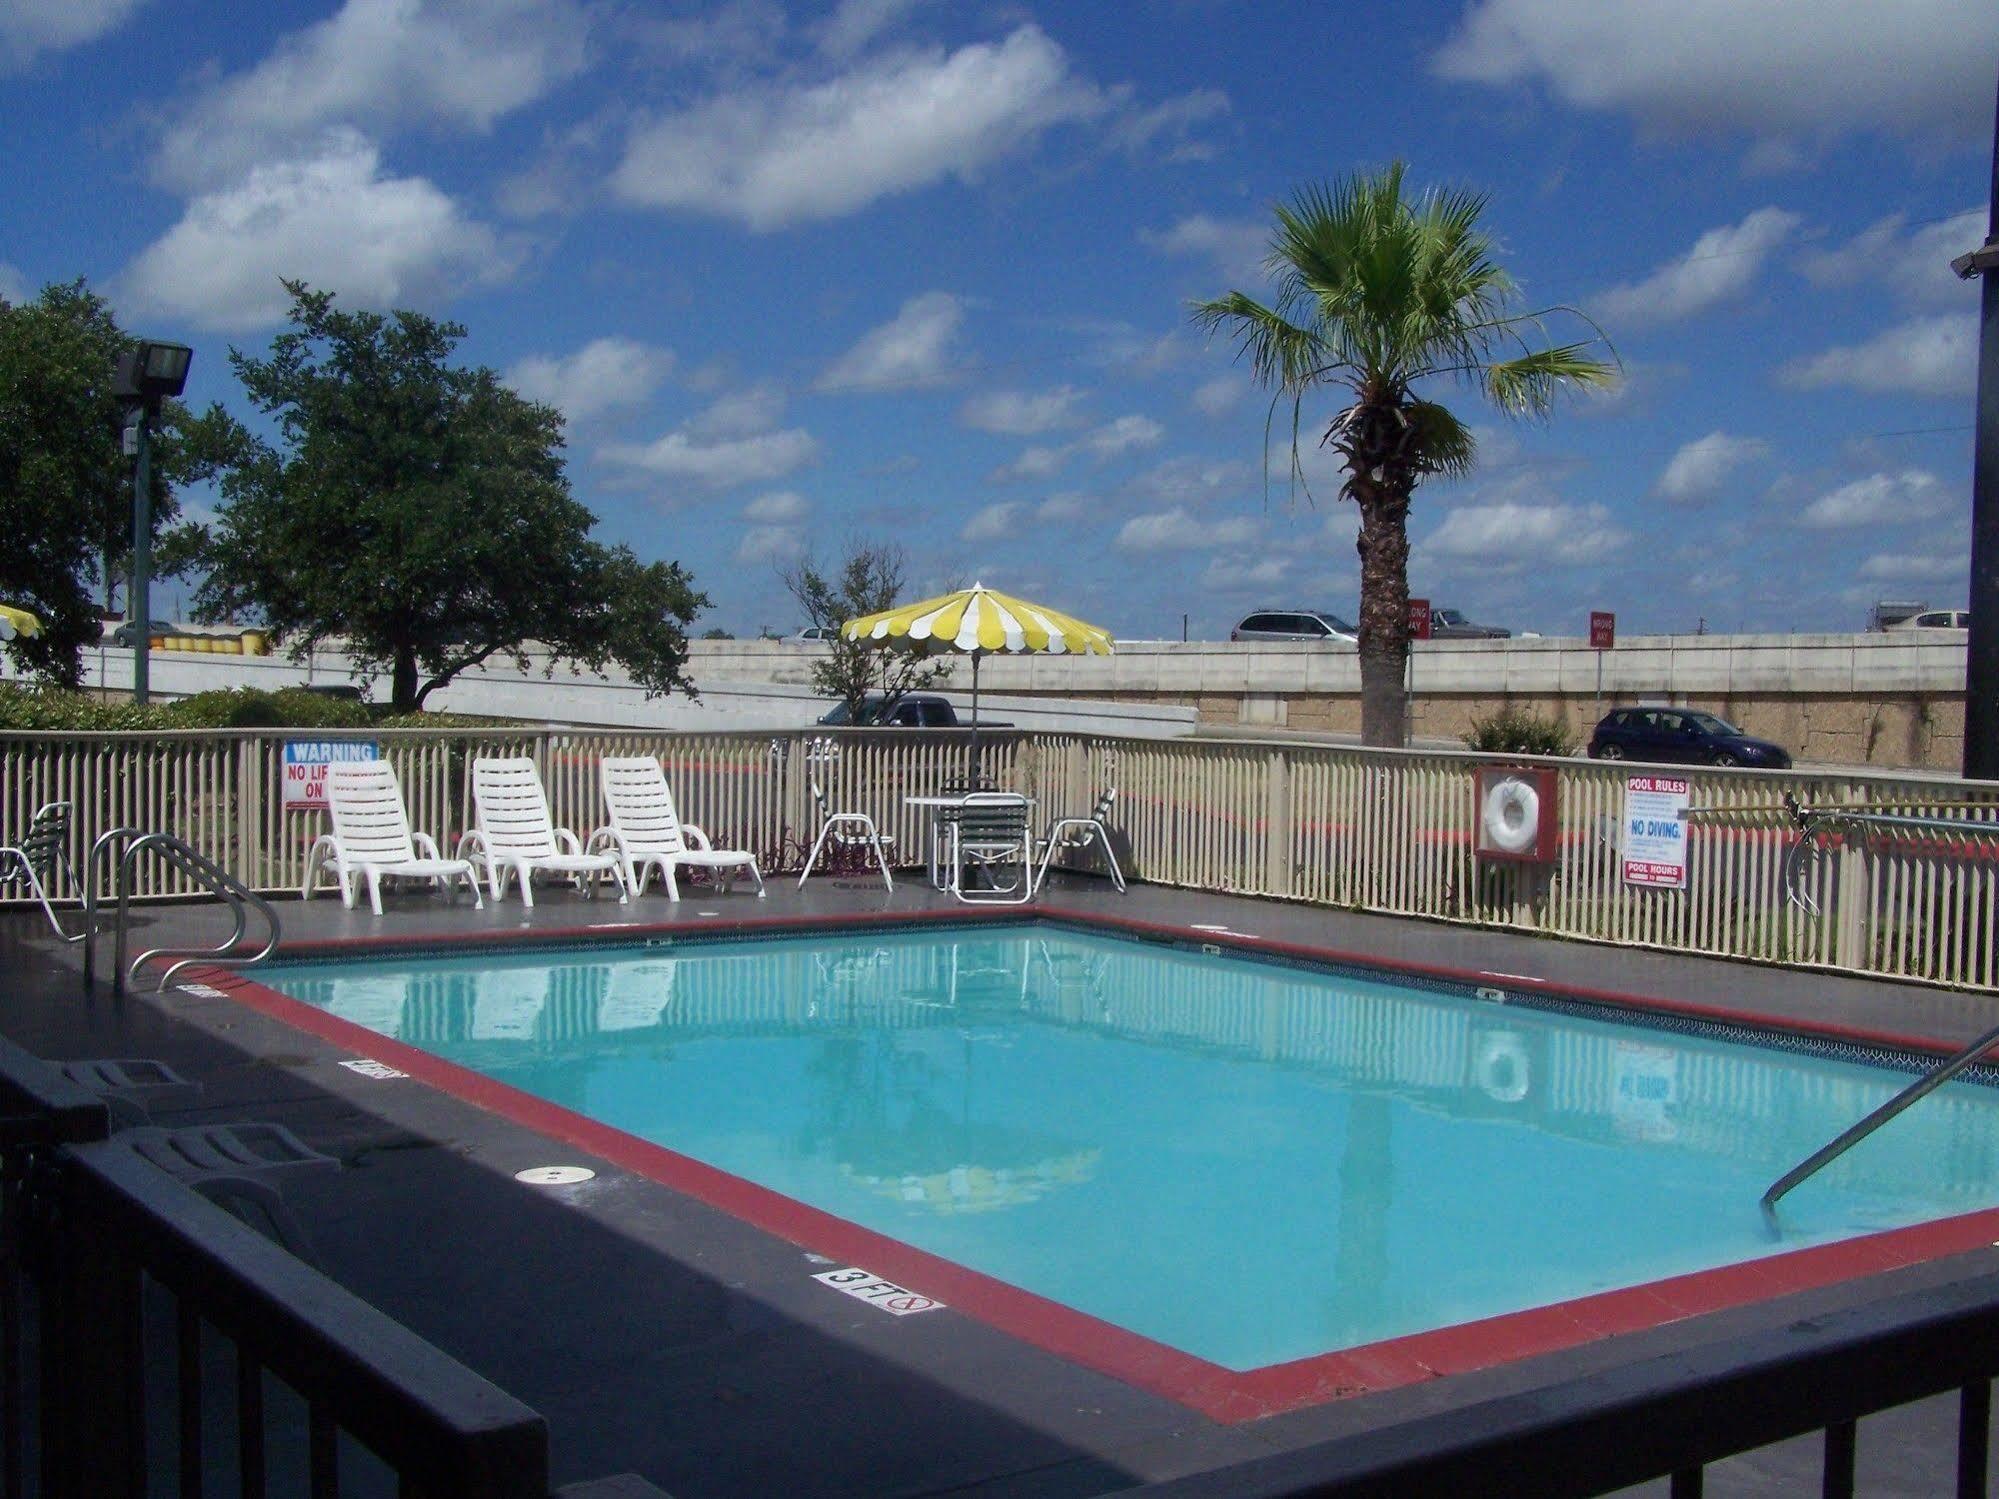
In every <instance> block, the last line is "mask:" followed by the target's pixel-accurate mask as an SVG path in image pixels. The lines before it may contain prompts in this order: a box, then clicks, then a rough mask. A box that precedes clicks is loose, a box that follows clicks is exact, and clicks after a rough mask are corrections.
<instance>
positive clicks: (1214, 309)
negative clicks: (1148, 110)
mask: <svg viewBox="0 0 1999 1499" xmlns="http://www.w3.org/2000/svg"><path fill="white" fill-rule="evenodd" d="M1402 176H1403V168H1402V164H1401V163H1400V162H1397V163H1395V164H1394V165H1392V166H1390V167H1388V168H1387V169H1386V170H1385V171H1382V172H1378V173H1363V174H1360V175H1358V176H1354V177H1351V178H1347V179H1345V180H1342V181H1339V182H1335V183H1332V184H1329V185H1324V186H1314V187H1307V188H1304V189H1302V190H1300V191H1299V192H1298V193H1297V194H1296V195H1295V196H1294V197H1293V199H1292V200H1291V202H1290V203H1288V204H1280V205H1279V206H1278V207H1277V210H1276V213H1277V229H1276V232H1275V234H1274V235H1273V236H1272V239H1271V245H1270V254H1269V256H1268V258H1267V259H1266V260H1265V262H1264V263H1265V265H1266V267H1267V268H1268V269H1269V270H1270V272H1271V273H1272V275H1274V276H1275V278H1276V283H1277V295H1276V299H1275V305H1274V306H1269V307H1266V306H1264V305H1263V304H1262V303H1261V302H1259V301H1257V300H1256V299H1255V298H1254V297H1251V296H1249V295H1247V294H1246V293H1244V292H1240V291H1232V292H1230V293H1229V294H1228V295H1226V296H1224V297H1221V298H1219V299H1217V300H1215V301H1211V302H1197V303H1196V304H1194V308H1193V318H1194V321H1195V322H1196V323H1197V324H1199V325H1200V326H1201V327H1203V328H1205V329H1207V330H1208V332H1209V333H1210V334H1213V333H1217V332H1219V333H1223V334H1226V335H1227V336H1228V337H1229V338H1230V339H1232V340H1233V341H1234V342H1235V344H1236V349H1237V355H1238V357H1246V358H1247V359H1248V360H1249V365H1250V370H1251V372H1252V374H1254V375H1255V377H1256V379H1257V381H1258V382H1259V383H1260V384H1262V385H1264V386H1265V387H1267V388H1269V389H1270V390H1271V391H1272V392H1273V394H1272V397H1271V414H1272V416H1273V417H1274V416H1275V415H1276V412H1277V408H1278V405H1279V403H1281V402H1282V401H1284V400H1285V399H1286V398H1288V399H1289V400H1290V403H1291V473H1292V479H1293V482H1294V484H1295V483H1298V482H1300V481H1302V479H1303V477H1304V475H1303V469H1302V466H1301V463H1300V457H1299V450H1298V443H1299V424H1300V408H1301V406H1302V404H1303V401H1304V399H1305V397H1306V396H1307V395H1308V394H1309V393H1312V392H1314V391H1317V390H1319V389H1321V388H1323V387H1329V386H1330V387H1337V388H1339V390H1340V398H1341V400H1342V401H1343V402H1344V404H1343V406H1342V409H1341V410H1340V411H1339V413H1338V414H1337V415H1336V416H1334V417H1333V419H1332V421H1331V423H1330V425H1328V427H1327V428H1326V432H1325V435H1324V436H1323V437H1322V438H1321V439H1320V444H1321V446H1324V447H1330V448H1332V449H1333V450H1334V451H1335V452H1337V453H1338V454H1339V455H1340V457H1341V458H1342V459H1343V460H1344V467H1345V470H1346V478H1345V480H1344V481H1343V483H1342V484H1341V486H1340V493H1341V495H1342V496H1343V497H1344V498H1346V499H1350V500H1353V501H1354V502H1355V503H1356V504H1357V505H1358V506H1359V507H1360V537H1359V541H1358V548H1359V551H1360V677H1361V738H1362V740H1363V742H1365V743H1367V744H1374V745H1394V744H1400V743H1402V739H1403V704H1402V683H1403V674H1404V668H1405V663H1406V661H1407V659H1408V654H1409V620H1408V613H1409V525H1408V522H1409V503H1410V500H1411V498H1412V496H1413V495H1414V493H1415V490H1416V486H1417V485H1418V484H1419V483H1420V482H1422V480H1423V479H1425V478H1427V477H1428V476H1429V475H1431V474H1446V475H1461V474H1466V473H1469V472H1470V471H1471V469H1472V467H1473V460H1474V444H1473V441H1472V434H1471V432H1470V431H1469V430H1468V429H1467V428H1466V427H1465V425H1464V423H1463V422H1461V421H1459V420H1458V418H1457V417H1456V416H1455V415H1453V414H1452V413H1451V412H1450V411H1449V410H1448V409H1446V408H1445V407H1444V406H1442V405H1439V404H1438V403H1437V402H1435V401H1432V400H1429V399H1426V398H1425V397H1424V396H1423V395H1421V394H1419V387H1421V386H1423V385H1424V383H1425V382H1430V381H1445V380H1448V381H1456V382H1459V383H1461V384H1466V385H1473V386H1476V387H1478V388H1479V389H1480V390H1481V391H1482V392H1483V394H1484V396H1485V398H1486V399H1487V400H1489V401H1490V402H1491V403H1492V404H1493V405H1494V406H1496V407H1498V408H1499V409H1500V410H1501V411H1502V412H1505V413H1507V414H1508V415H1513V416H1542V415H1545V414H1546V413H1547V412H1548V411H1549V410H1550V409H1551V408H1552V406H1553V403H1554V399H1555V397H1556V396H1557V394H1559V393H1560V392H1561V391H1562V390H1563V389H1564V388H1565V387H1568V386H1584V385H1595V384H1599V383H1602V382H1604V381H1606V380H1607V379H1609V378H1610V376H1611V373H1612V369H1613V366H1612V364H1610V363H1606V362H1604V361H1602V360H1599V359H1596V358H1593V357H1591V355H1590V353H1589V352H1588V351H1589V350H1590V349H1591V347H1592V346H1593V345H1594V344H1596V343H1598V342H1600V341H1601V336H1600V334H1598V333H1597V331H1596V326H1595V324H1593V323H1589V322H1588V319H1586V318H1582V315H1581V314H1580V313H1575V312H1574V310H1573V309H1571V308H1566V307H1550V308H1542V309H1539V310H1532V311H1528V310H1521V308H1520V298H1519V294H1518V291H1517V289H1516V288H1515V286H1514V283H1513V279H1512V278H1511V277H1510V276H1509V275H1507V273H1506V272H1505V270H1503V269H1502V268H1501V267H1500V266H1499V264H1498V262H1497V261H1496V260H1495V259H1494V254H1495V246H1494V244H1493V241H1492V237H1491V236H1490V235H1489V234H1487V233H1486V232H1485V231H1484V230H1483V229H1481V228H1480V227H1479V219H1480V216H1481V215H1482V214H1483V213H1484V211H1485V206H1486V199H1485V197H1484V196H1483V195H1482V194H1478V193H1473V192H1466V191H1461V190H1433V191H1430V192H1426V193H1424V194H1422V195H1420V196H1418V197H1413V198H1411V197H1405V196H1404V195H1403V191H1402ZM1556 313H1567V314H1571V315H1572V316H1574V317H1576V318H1579V319H1581V320H1582V321H1583V322H1584V323H1586V324H1587V325H1588V327H1589V329H1590V333H1591V336H1590V337H1587V338H1584V339H1582V340H1581V341H1579V342H1574V343H1562V344H1556V343H1551V342H1549V341H1548V339H1547V337H1546V334H1545V332H1544V326H1545V323H1546V320H1547V319H1548V318H1549V317H1550V316H1551V315H1553V314H1556ZM1516 350H1517V351H1518V352H1514V351H1516ZM1502 355H1504V356H1506V357H1501V356H1502ZM1613 357H1614V356H1613Z"/></svg>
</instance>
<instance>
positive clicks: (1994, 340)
mask: <svg viewBox="0 0 1999 1499" xmlns="http://www.w3.org/2000/svg"><path fill="white" fill-rule="evenodd" d="M1987 214H1988V217H1987V219H1986V232H1985V243H1984V244H1983V245H1982V246H1981V247H1979V248H1978V249H1976V250H1973V251H1972V252H1971V253H1970V254H1969V255H1960V256H1959V257H1958V258H1957V259H1956V260H1953V261H1952V262H1951V263H1950V264H1951V269H1952V270H1954V271H1956V272H1957V273H1958V275H1960V276H1962V277H1964V279H1965V280H1967V281H1969V280H1970V279H1971V278H1972V277H1973V276H1980V277H1983V278H1984V282H1985V284H1984V286H1983V287H1982V288H1981V289H1980V296H1979V303H1978V308H1979V310H1978V330H1979V331H1978V408H1977V409H1978V415H1977V417H1976V418H1975V420H1976V421H1977V424H1978V431H1977V434H1976V437H1975V438H1974V442H1975V445H1976V456H1975V457H1974V458H1973V459H1972V468H1971V596H1970V597H1969V598H1968V599H1966V600H1965V602H1966V604H1968V605H1969V606H1970V609H1971V631H1970V636H1971V638H1970V640H1969V642H1968V643H1967V645H1966V648H1965V653H1964V775H1965V779H1966V780H1980V781H1999V107H1995V109H1994V112H1993V121H1992V196H1991V199H1990V207H1989V208H1988V210H1987Z"/></svg>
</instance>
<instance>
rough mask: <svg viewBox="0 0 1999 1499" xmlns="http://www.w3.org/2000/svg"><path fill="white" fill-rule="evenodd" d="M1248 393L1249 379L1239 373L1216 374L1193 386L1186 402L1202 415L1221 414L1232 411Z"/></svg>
mask: <svg viewBox="0 0 1999 1499" xmlns="http://www.w3.org/2000/svg"><path fill="white" fill-rule="evenodd" d="M1248 394H1249V381H1247V380H1245V379H1243V377H1242V376H1240V375H1217V376H1215V378H1214V379H1212V380H1206V381H1203V382H1202V383H1201V384H1200V385H1199V386H1197V387H1196V388H1195V391H1194V393H1193V395H1191V396H1189V397H1188V398H1187V400H1188V403H1189V404H1190V405H1191V406H1193V408H1194V409H1195V410H1196V411H1198V412H1200V413H1201V414H1202V415H1203V416H1222V415H1224V414H1226V413H1227V412H1230V411H1233V410H1234V409H1235V408H1236V407H1237V406H1238V405H1240V404H1241V403H1242V399H1243V397H1245V396H1247V395H1248Z"/></svg>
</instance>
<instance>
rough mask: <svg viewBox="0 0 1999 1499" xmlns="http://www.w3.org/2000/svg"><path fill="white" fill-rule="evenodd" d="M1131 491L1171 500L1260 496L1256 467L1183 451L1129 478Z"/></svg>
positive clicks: (1199, 501)
mask: <svg viewBox="0 0 1999 1499" xmlns="http://www.w3.org/2000/svg"><path fill="white" fill-rule="evenodd" d="M1130 487H1131V490H1132V492H1133V493H1134V494H1140V495H1145V496H1147V497H1149V498H1156V499H1164V500H1167V501H1169V502H1172V503H1180V502H1183V501H1186V500H1189V499H1191V500H1193V501H1195V502H1197V503H1201V502H1206V501H1209V500H1215V499H1233V500H1243V499H1247V498H1249V497H1250V496H1251V495H1252V494H1254V495H1258V496H1260V495H1261V494H1262V488H1261V486H1259V485H1257V484H1256V470H1255V469H1254V468H1252V467H1251V466H1250V465H1249V464H1247V463H1244V462H1243V461H1242V460H1241V459H1239V458H1202V457H1197V456H1195V455H1194V454H1191V453H1183V454H1181V455H1179V456H1178V457H1175V458H1168V459H1165V460H1164V461H1162V462H1160V463H1156V464H1154V465H1153V466H1152V467H1151V468H1149V469H1147V470H1146V471H1145V472H1144V473H1142V474H1140V475H1138V476H1137V477H1136V478H1134V479H1133V480H1132V481H1131V486H1130Z"/></svg>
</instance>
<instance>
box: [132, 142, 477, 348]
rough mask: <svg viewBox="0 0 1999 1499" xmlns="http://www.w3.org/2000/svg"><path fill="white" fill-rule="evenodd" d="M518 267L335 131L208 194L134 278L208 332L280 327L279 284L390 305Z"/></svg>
mask: <svg viewBox="0 0 1999 1499" xmlns="http://www.w3.org/2000/svg"><path fill="white" fill-rule="evenodd" d="M514 261H515V257H514V255H513V254H512V253H510V252H509V251H508V250H507V249H506V248H505V247H504V246H502V245H501V243H500V242H499V241H498V239H496V238H495V236H494V234H493V232H492V230H490V229H488V228H487V227H486V226H485V225H483V224H480V223H477V222H475V221H474V220H472V219H469V218H467V217H466V216H465V215H464V214H463V213H462V212H461V211H460V210H459V207H458V205H457V204H456V203H455V202H453V201H452V200H451V198H450V197H449V196H447V195H446V194H445V193H444V192H442V191H441V190H440V189H439V188H437V187H436V186H435V185H434V184H433V183H431V182H430V181H429V180H428V179H426V178H423V177H390V176H387V175H385V174H384V173H383V171H382V169H381V158H380V154H379V153H378V152H377V151H376V149H375V147H374V146H373V145H372V144H371V143H370V142H368V141H367V140H365V139H363V138H362V137H361V136H359V135H357V134H355V133H354V132H353V131H351V130H341V131H336V132H334V133H333V134H332V135H331V136H330V137H329V138H328V140H327V141H326V143H325V144H324V146H323V147H322V148H321V150H320V152H319V154H317V155H315V156H308V157H303V158H300V159H297V160H293V161H281V162H273V163H271V164H269V165H267V166H260V167H257V168H255V169H253V170H252V171H251V172H250V174H249V175H248V176H247V177H246V178H245V179H244V180H243V181H242V183H241V184H240V185H238V186H236V187H232V188H229V189H227V190H225V191H221V192H214V193H208V194H204V195H203V196H201V197H198V198H196V199H195V200H194V201H193V202H192V203H190V204H189V205H188V206H187V210H186V212H185V213H183V214H182V215H181V219H180V222H179V223H177V224H175V225H174V226H173V228H171V229H169V230H168V231H167V232H166V234H164V235H163V236H162V237H161V238H159V239H158V240H156V241H154V243H153V244H152V245H150V246H148V247H147V248H146V249H145V250H143V251H141V252H140V254H139V256H138V258H137V259H135V260H134V261H133V262H132V264H131V265H130V266H128V267H127V268H126V271H125V274H124V283H125V288H126V290H127V291H128V292H129V294H130V295H131V296H132V297H133V298H134V300H135V301H137V302H139V303H140V304H142V305H143V306H145V307H147V308H150V309H153V310H155V311H159V312H163V313H168V314H171V315H173V316H176V317H182V318H185V319H187V320H188V321H189V322H191V323H193V324H195V325H196V326H197V327H202V328H220V329H248V328H258V327H264V326H267V325H269V324H271V323H275V322H277V321H279V320H280V319H282V318H283V316H284V314H285V309H286V308H287V307H288V306H289V299H288V298H287V296H286V293H285V289H284V287H282V286H281V285H279V278H280V277H285V278H290V279H293V280H302V281H305V282H308V283H310V284H311V285H312V286H313V287H314V288H315V289H316V290H323V291H332V292H338V293H340V294H342V295H344V296H346V297H349V298H352V299H353V300H356V301H359V302H363V303H367V304H371V305H375V306H381V305H384V304H387V303H391V302H396V301H403V300H421V299H424V298H427V297H433V296H437V295H440V294H444V293H447V292H448V291H450V290H451V289H452V288H453V287H455V286H459V285H464V284H468V283H473V282H479V281H494V280H499V279H503V278H504V277H505V276H506V275H507V274H509V273H510V272H511V271H512V269H513V265H514Z"/></svg>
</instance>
